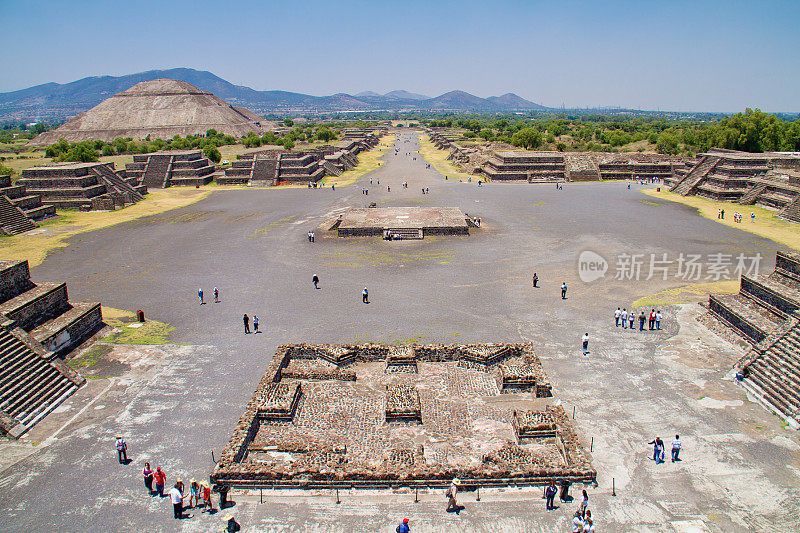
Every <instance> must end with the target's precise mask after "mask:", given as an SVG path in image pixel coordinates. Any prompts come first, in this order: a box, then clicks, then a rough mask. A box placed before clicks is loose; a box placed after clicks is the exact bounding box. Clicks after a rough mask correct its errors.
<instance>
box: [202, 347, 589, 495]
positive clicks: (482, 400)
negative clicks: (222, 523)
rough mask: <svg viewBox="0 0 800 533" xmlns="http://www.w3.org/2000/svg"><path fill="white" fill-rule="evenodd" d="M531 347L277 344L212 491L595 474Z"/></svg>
mask: <svg viewBox="0 0 800 533" xmlns="http://www.w3.org/2000/svg"><path fill="white" fill-rule="evenodd" d="M596 475H597V474H596V471H595V469H594V468H593V467H592V464H591V457H590V455H589V454H588V452H587V451H586V449H585V448H584V446H583V443H582V442H581V439H580V437H579V436H578V434H577V433H576V430H575V427H574V425H573V423H572V421H571V420H570V418H569V417H568V416H567V415H566V413H565V412H564V409H563V408H562V407H561V406H560V405H558V404H557V402H554V401H553V398H552V391H551V387H550V383H549V381H548V378H547V375H546V374H545V372H544V370H543V369H542V366H541V362H540V361H539V359H538V357H537V356H536V355H535V353H534V351H533V348H532V346H531V345H530V344H469V345H440V344H434V345H401V346H394V345H383V344H360V345H309V344H292V345H283V346H280V347H279V348H278V349H277V351H276V353H275V355H274V357H273V359H272V361H271V363H270V364H269V367H268V369H267V372H266V373H265V374H264V377H263V378H262V380H261V382H260V384H259V385H258V388H257V389H256V391H255V393H254V395H253V398H252V400H251V401H250V403H249V404H248V405H247V408H246V410H245V413H244V414H243V415H242V417H241V418H240V420H239V423H238V424H237V426H236V428H235V430H234V432H233V435H232V437H231V438H230V440H229V442H228V445H227V447H226V448H225V450H224V451H223V452H222V455H221V457H220V459H219V461H218V462H217V465H216V466H215V468H214V472H213V473H212V475H211V481H212V482H213V483H214V485H215V488H216V490H218V491H220V492H223V493H225V492H227V491H228V490H230V489H232V488H266V487H302V488H323V487H342V488H345V487H358V488H372V487H399V486H408V487H415V486H416V487H424V486H428V487H431V486H433V487H439V486H444V485H446V484H448V483H449V482H450V480H451V479H452V478H453V477H458V478H460V479H461V480H462V484H463V485H465V486H467V487H470V486H471V487H473V488H474V487H478V486H505V485H512V484H513V485H540V484H543V483H546V482H548V481H549V480H560V479H565V480H569V481H572V482H584V483H591V482H594V481H595V479H596Z"/></svg>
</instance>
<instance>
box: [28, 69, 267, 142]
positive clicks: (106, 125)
mask: <svg viewBox="0 0 800 533" xmlns="http://www.w3.org/2000/svg"><path fill="white" fill-rule="evenodd" d="M212 128H213V129H215V130H217V131H218V132H220V133H224V134H226V135H233V136H235V137H242V136H245V135H247V133H248V132H251V131H254V132H256V133H258V134H259V135H260V134H263V132H264V119H263V118H261V117H259V116H258V115H256V114H255V113H253V112H252V111H250V110H248V109H245V108H242V107H234V106H232V105H230V104H228V103H227V102H225V101H224V100H222V99H220V98H217V97H216V96H214V95H213V94H211V93H210V92H207V91H202V90H200V89H198V88H197V87H195V86H194V85H192V84H190V83H186V82H183V81H177V80H170V79H166V78H162V79H157V80H152V81H143V82H141V83H137V84H136V85H134V86H133V87H131V88H130V89H128V90H127V91H123V92H121V93H118V94H115V95H114V96H112V97H111V98H108V99H107V100H104V101H103V102H101V103H99V104H98V105H96V106H95V107H93V108H92V109H90V110H88V111H86V112H84V113H81V114H79V115H78V116H76V117H75V118H73V119H71V120H69V121H67V122H66V123H65V124H64V125H62V126H60V127H59V128H57V129H55V130H52V131H48V132H45V133H42V134H41V135H39V136H38V137H36V138H35V139H33V140H32V141H31V144H35V145H47V144H53V143H56V142H58V141H59V139H66V140H68V141H70V142H79V141H85V140H89V139H92V140H93V139H100V140H103V141H106V142H110V141H113V140H114V139H116V138H120V137H121V138H125V137H131V138H133V139H138V140H141V139H145V138H147V137H148V136H149V137H150V138H151V139H171V138H172V137H174V136H175V135H180V136H182V137H184V136H186V135H204V134H205V133H206V131H207V130H209V129H212Z"/></svg>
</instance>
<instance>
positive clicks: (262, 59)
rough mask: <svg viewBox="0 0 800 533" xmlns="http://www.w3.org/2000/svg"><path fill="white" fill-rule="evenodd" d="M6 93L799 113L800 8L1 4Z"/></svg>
mask: <svg viewBox="0 0 800 533" xmlns="http://www.w3.org/2000/svg"><path fill="white" fill-rule="evenodd" d="M0 23H1V24H2V28H3V43H4V45H3V53H2V54H0V91H10V90H16V89H21V88H25V87H28V86H30V85H35V84H39V83H45V82H49V81H55V82H58V83H64V82H69V81H74V80H76V79H79V78H82V77H85V76H95V75H104V74H110V75H120V74H129V73H133V72H140V71H143V70H149V69H153V68H171V67H182V66H186V67H192V68H196V69H200V70H209V71H211V72H213V73H215V74H217V75H219V76H221V77H222V78H225V79H226V80H228V81H230V82H232V83H236V84H240V85H247V86H250V87H253V88H254V89H283V90H289V91H296V92H304V93H308V94H315V95H324V94H332V93H336V92H347V93H351V94H353V93H356V92H359V91H363V90H373V91H378V92H386V91H389V90H392V89H407V90H410V91H414V92H420V93H423V94H427V95H430V96H437V95H439V94H441V93H443V92H446V91H449V90H452V89H463V90H465V91H468V92H471V93H473V94H476V95H478V96H483V97H485V96H491V95H499V94H502V93H505V92H515V93H517V94H519V95H520V96H523V97H525V98H528V99H529V100H532V101H534V102H538V103H541V104H544V105H547V106H560V105H562V103H563V104H564V105H566V106H567V107H584V106H597V105H619V106H626V107H637V108H644V109H656V108H660V109H668V110H709V111H740V110H743V109H744V108H745V107H748V106H749V107H759V108H761V109H763V110H765V111H800V90H799V89H800V26H799V23H800V1H798V0H793V1H784V2H778V1H775V2H766V1H765V2H758V1H751V2H734V1H718V2H710V1H709V2H704V1H702V0H700V1H669V0H662V1H658V2H650V1H646V0H640V1H606V2H579V1H568V0H563V1H557V2H535V1H528V2H524V1H510V0H487V1H483V2H472V1H469V0H462V1H458V2H440V1H437V0H425V1H417V0H406V1H403V2H381V1H379V0H373V1H348V0H325V1H304V2H303V1H291V0H289V1H282V2H266V1H264V2H258V1H251V2H233V1H225V0H221V1H220V0H218V1H215V2H206V1H196V2H191V1H187V2H184V1H177V0H160V1H157V2H151V1H146V0H142V1H140V0H135V1H130V0H129V1H123V2H120V1H113V0H112V1H108V0H104V1H102V2H99V1H98V2H94V1H85V2H81V1H79V0H75V1H20V0H0Z"/></svg>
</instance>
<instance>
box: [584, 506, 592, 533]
mask: <svg viewBox="0 0 800 533" xmlns="http://www.w3.org/2000/svg"><path fill="white" fill-rule="evenodd" d="M583 533H594V522H592V512H591V511H586V517H585V518H584V519H583Z"/></svg>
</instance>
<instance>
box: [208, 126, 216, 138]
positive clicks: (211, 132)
mask: <svg viewBox="0 0 800 533" xmlns="http://www.w3.org/2000/svg"><path fill="white" fill-rule="evenodd" d="M216 136H217V130H215V129H214V128H210V129H207V130H206V137H216Z"/></svg>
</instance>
